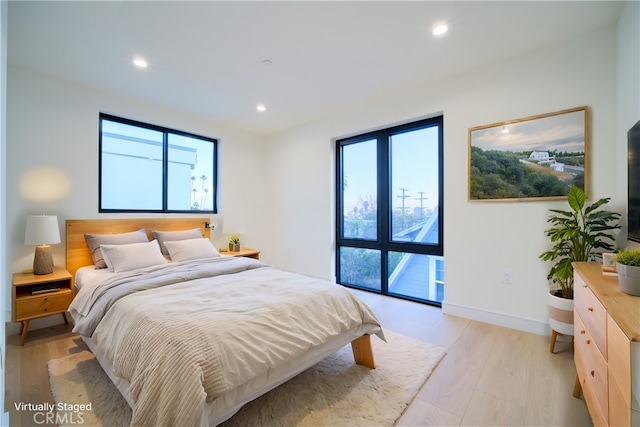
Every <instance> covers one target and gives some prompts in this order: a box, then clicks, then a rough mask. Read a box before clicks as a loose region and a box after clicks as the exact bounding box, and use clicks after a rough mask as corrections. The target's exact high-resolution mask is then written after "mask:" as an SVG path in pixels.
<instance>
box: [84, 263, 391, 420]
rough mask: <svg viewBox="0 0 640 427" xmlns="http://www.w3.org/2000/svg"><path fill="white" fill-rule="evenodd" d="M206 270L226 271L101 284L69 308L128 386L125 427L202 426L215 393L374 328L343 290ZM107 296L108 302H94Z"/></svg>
mask: <svg viewBox="0 0 640 427" xmlns="http://www.w3.org/2000/svg"><path fill="white" fill-rule="evenodd" d="M214 264H221V265H222V264H224V265H225V267H223V268H219V266H218V267H216V268H215V269H217V270H218V271H217V273H216V275H214V276H212V277H206V278H198V279H194V280H187V281H184V280H183V279H182V278H179V279H177V282H176V283H174V284H173V285H167V284H166V282H167V279H166V277H167V276H170V275H172V273H171V269H172V268H174V267H165V268H166V270H165V272H166V274H155V273H156V271H154V272H153V274H152V275H155V276H157V277H156V279H153V280H151V279H149V278H148V277H146V276H142V277H143V278H142V281H143V282H144V284H142V285H135V284H131V283H129V282H127V281H124V283H122V284H121V285H113V284H112V283H111V284H107V285H106V287H107V288H109V290H108V291H106V292H102V291H98V292H97V293H98V294H102V296H101V297H99V298H95V301H94V302H93V303H91V302H89V301H90V300H91V299H93V298H88V299H87V300H85V299H84V298H83V299H82V300H81V301H79V302H78V303H77V304H76V305H77V307H78V308H79V309H77V310H76V314H78V313H80V310H81V309H82V307H90V308H89V309H88V310H87V311H86V313H87V314H86V315H84V316H80V318H81V321H82V322H86V323H87V324H94V323H95V324H97V327H95V328H94V329H95V330H94V331H93V339H94V341H95V342H96V343H97V345H98V348H99V349H100V351H101V352H103V353H104V354H105V355H106V356H107V358H108V359H109V360H111V361H112V363H113V366H114V373H115V374H116V375H117V376H120V377H121V378H124V379H125V380H127V381H128V382H129V383H130V392H131V397H132V399H133V401H134V402H135V405H134V408H133V418H132V425H154V426H159V425H197V424H206V423H207V419H206V411H204V408H205V405H206V403H207V402H210V401H212V400H214V399H215V398H216V397H218V396H220V395H221V394H222V393H225V392H227V391H229V390H232V389H234V388H236V387H240V386H241V385H242V384H244V383H246V382H247V381H249V380H251V379H252V378H255V377H258V376H259V375H262V374H264V373H266V372H269V370H270V369H272V368H276V367H279V366H283V365H285V364H287V363H290V362H291V361H293V360H296V359H297V358H299V357H300V356H301V355H302V354H304V353H305V352H306V351H308V350H309V349H310V348H314V347H316V346H318V345H321V344H322V343H324V342H326V341H328V340H329V339H331V338H333V337H336V336H338V335H339V334H341V333H342V332H344V331H347V330H350V329H353V328H355V327H357V326H358V325H361V324H365V323H366V324H373V325H377V326H379V323H378V321H377V320H376V318H375V316H374V315H373V313H372V312H371V310H370V309H369V307H367V306H366V305H365V304H364V303H362V302H361V301H360V300H359V299H357V298H356V297H355V296H353V294H351V292H349V291H348V290H347V289H345V288H343V287H342V286H339V285H336V284H332V283H330V282H327V281H324V280H319V279H313V278H309V277H306V276H302V275H298V274H294V273H289V272H285V271H282V270H278V269H275V268H272V267H268V266H266V265H265V264H262V263H260V262H259V261H255V260H250V259H247V258H233V259H229V261H226V260H225V261H224V262H220V263H214ZM231 266H233V267H231ZM178 268H179V269H180V267H178ZM194 268H195V269H196V270H197V269H199V267H198V263H196V265H195V266H194ZM215 269H214V270H215ZM184 273H185V272H184V271H182V272H181V273H180V274H184ZM180 274H178V276H180ZM198 274H199V273H198ZM154 281H157V282H158V283H160V284H161V285H160V286H159V287H157V288H153V287H152V286H151V285H150V283H151V282H154ZM100 286H101V285H100ZM119 287H122V289H123V292H122V293H124V294H125V295H124V296H122V297H118V296H116V294H117V293H118V292H117V291H116V289H118V288H119ZM132 287H133V288H136V287H139V288H141V289H144V290H143V291H140V292H135V293H132V292H131V288H132ZM83 290H85V288H84V287H83V288H82V289H81V291H80V294H81V293H82V291H83ZM86 292H87V293H92V294H95V293H96V292H95V291H91V290H87V291H86ZM80 294H79V295H78V297H80ZM107 295H108V296H109V299H115V300H116V301H115V302H111V303H106V302H104V301H101V300H102V299H103V298H105V297H106V296H107ZM74 303H75V302H74ZM106 306H108V307H110V308H107V309H106V310H105V307H106ZM94 310H95V313H97V316H98V317H100V319H99V320H98V321H97V322H96V320H95V319H93V312H94ZM87 330H91V328H88V329H87ZM381 337H382V336H381Z"/></svg>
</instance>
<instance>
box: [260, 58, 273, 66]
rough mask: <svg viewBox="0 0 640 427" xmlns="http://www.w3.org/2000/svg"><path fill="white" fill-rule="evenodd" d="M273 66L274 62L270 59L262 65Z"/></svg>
mask: <svg viewBox="0 0 640 427" xmlns="http://www.w3.org/2000/svg"><path fill="white" fill-rule="evenodd" d="M271 64H273V61H272V60H270V59H265V60H264V61H262V65H271Z"/></svg>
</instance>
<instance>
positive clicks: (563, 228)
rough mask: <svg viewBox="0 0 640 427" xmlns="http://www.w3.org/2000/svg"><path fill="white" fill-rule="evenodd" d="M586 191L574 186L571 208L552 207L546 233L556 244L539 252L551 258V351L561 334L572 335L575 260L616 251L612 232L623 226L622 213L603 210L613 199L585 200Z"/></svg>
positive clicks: (569, 195)
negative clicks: (589, 202) (589, 201)
mask: <svg viewBox="0 0 640 427" xmlns="http://www.w3.org/2000/svg"><path fill="white" fill-rule="evenodd" d="M586 200H587V197H586V195H585V193H584V191H583V190H582V189H581V188H580V187H577V186H575V185H573V186H572V187H571V188H570V189H569V192H568V194H567V202H568V204H569V208H570V210H560V209H549V211H550V212H551V213H552V215H551V216H550V217H549V219H548V220H547V222H548V223H550V224H551V225H552V226H551V228H549V229H548V230H545V234H546V235H547V237H549V239H550V240H551V244H552V245H553V246H552V247H551V249H550V250H548V251H545V252H543V253H542V254H540V259H542V260H543V261H551V262H552V264H551V268H550V269H549V274H548V275H547V280H549V281H550V282H551V284H552V289H551V290H550V291H549V297H548V301H549V325H550V326H551V329H552V335H551V351H552V352H553V346H554V344H555V338H556V336H557V335H558V333H560V334H565V335H573V265H572V263H573V262H579V261H589V260H591V259H593V258H594V257H595V255H596V254H598V253H601V252H602V251H611V250H613V244H612V243H611V242H613V241H614V240H615V239H614V236H613V234H612V231H613V230H615V229H618V228H620V225H619V224H618V222H617V221H618V219H619V218H620V214H619V213H616V212H612V211H608V210H604V209H600V208H601V207H602V206H603V205H606V204H607V203H609V200H611V199H610V198H608V197H607V198H602V199H600V200H598V201H596V202H594V203H592V204H587V203H586Z"/></svg>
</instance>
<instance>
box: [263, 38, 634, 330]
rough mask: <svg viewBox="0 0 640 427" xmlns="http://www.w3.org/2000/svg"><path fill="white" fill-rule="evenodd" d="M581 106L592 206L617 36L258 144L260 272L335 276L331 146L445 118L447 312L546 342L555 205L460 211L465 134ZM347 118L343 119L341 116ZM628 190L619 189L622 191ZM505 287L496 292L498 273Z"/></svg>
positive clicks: (435, 86) (602, 181)
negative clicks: (262, 201)
mask: <svg viewBox="0 0 640 427" xmlns="http://www.w3.org/2000/svg"><path fill="white" fill-rule="evenodd" d="M582 105H587V106H589V108H590V117H591V132H592V134H591V145H590V147H589V150H590V156H591V162H590V165H589V166H590V177H589V179H590V182H589V195H590V198H591V199H594V198H600V197H608V196H612V197H614V200H613V204H612V205H610V208H611V209H615V210H617V211H622V210H624V206H625V200H624V199H623V197H622V196H621V195H620V192H619V191H616V187H619V186H620V185H623V184H622V183H619V182H616V177H617V173H616V171H617V168H618V165H617V160H618V158H619V157H620V155H621V153H620V152H619V151H620V150H621V147H619V146H617V145H616V144H615V142H614V141H615V140H614V139H615V137H616V134H617V132H616V29H615V28H609V29H606V30H601V31H598V32H595V33H592V34H586V35H582V36H580V37H579V38H578V39H574V40H569V41H566V42H563V43H557V44H555V45H553V46H549V47H547V48H545V49H541V50H537V51H534V52H529V53H527V54H523V55H520V56H517V57H513V58H509V59H507V60H505V61H503V62H500V63H497V64H493V65H490V66H487V67H484V68H481V69H476V70H473V71H470V72H468V73H466V74H463V75H457V76H451V77H450V78H448V79H446V80H444V81H438V82H437V83H430V82H425V83H424V84H423V85H422V86H420V87H414V88H407V90H406V91H404V92H402V93H399V92H398V93H395V94H393V95H388V96H386V97H384V98H380V99H371V100H368V102H367V103H362V104H360V105H351V106H345V108H344V109H343V110H342V111H340V112H339V114H336V115H335V116H332V117H327V118H324V119H322V120H318V121H316V122H313V123H310V124H307V125H305V126H301V127H299V128H296V129H293V130H290V131H288V132H285V133H282V134H280V135H277V136H274V137H271V138H269V139H268V147H269V150H268V151H267V152H266V155H267V170H266V174H267V175H266V179H267V189H268V191H269V195H268V200H269V201H270V204H269V206H267V212H266V215H267V218H268V223H269V227H268V229H267V230H268V232H269V233H270V234H269V237H268V238H267V239H266V240H267V242H268V243H269V245H270V246H268V249H267V250H266V252H267V253H269V254H272V255H271V257H270V261H272V262H273V263H275V264H276V265H278V266H280V267H283V268H289V269H292V270H296V271H300V272H304V273H307V274H312V275H314V276H320V277H325V278H333V277H334V270H335V266H334V260H333V256H332V250H333V249H334V227H335V219H334V217H335V214H334V200H333V197H334V196H333V192H334V189H333V188H334V185H335V180H334V162H335V159H334V156H335V154H334V147H333V145H332V142H331V141H332V140H335V139H336V138H338V137H342V136H345V135H349V134H353V133H357V132H360V131H364V130H367V129H371V128H375V127H379V126H382V125H388V124H394V123H397V122H400V121H406V120H408V119H411V118H416V117H422V116H427V115H432V114H434V113H438V112H440V111H442V112H443V113H444V135H445V150H444V192H445V193H444V236H445V240H444V256H445V302H444V304H443V309H444V310H445V312H448V313H454V314H463V315H465V316H468V317H471V318H476V319H479V320H484V321H489V322H492V323H497V324H505V325H508V326H511V327H514V328H518V329H522V330H529V331H532V332H537V333H541V334H544V333H548V326H547V320H546V291H545V290H546V288H547V282H546V273H547V269H548V265H546V264H545V263H543V262H541V261H539V260H538V254H540V253H541V252H542V251H544V250H546V249H547V240H546V237H545V236H544V233H543V232H544V230H545V228H546V226H547V224H546V219H547V217H548V209H549V208H562V207H564V206H565V202H564V201H547V202H522V203H517V202H514V203H504V202H501V203H496V202H493V203H491V202H474V203H470V202H468V201H467V191H468V190H467V180H468V161H469V160H468V139H467V135H468V134H467V132H468V129H469V128H470V127H473V126H478V125H483V124H489V123H494V122H499V121H504V120H510V119H517V118H522V117H527V116H531V115H535V114H540V113H546V112H552V111H556V110H561V109H565V108H571V107H578V106H582ZM346 107H348V108H346ZM625 185H626V184H625ZM502 269H509V270H512V272H513V275H512V276H513V284H512V285H509V286H507V285H502V284H500V271H501V270H502Z"/></svg>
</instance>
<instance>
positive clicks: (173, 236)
mask: <svg viewBox="0 0 640 427" xmlns="http://www.w3.org/2000/svg"><path fill="white" fill-rule="evenodd" d="M151 234H153V237H154V238H155V239H156V240H157V241H158V243H160V250H161V251H162V255H167V256H168V255H169V251H168V250H167V247H166V246H165V245H164V243H165V242H175V241H176V240H188V239H200V238H202V231H200V229H199V228H194V229H191V230H181V231H158V230H153V231H152V232H151Z"/></svg>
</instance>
